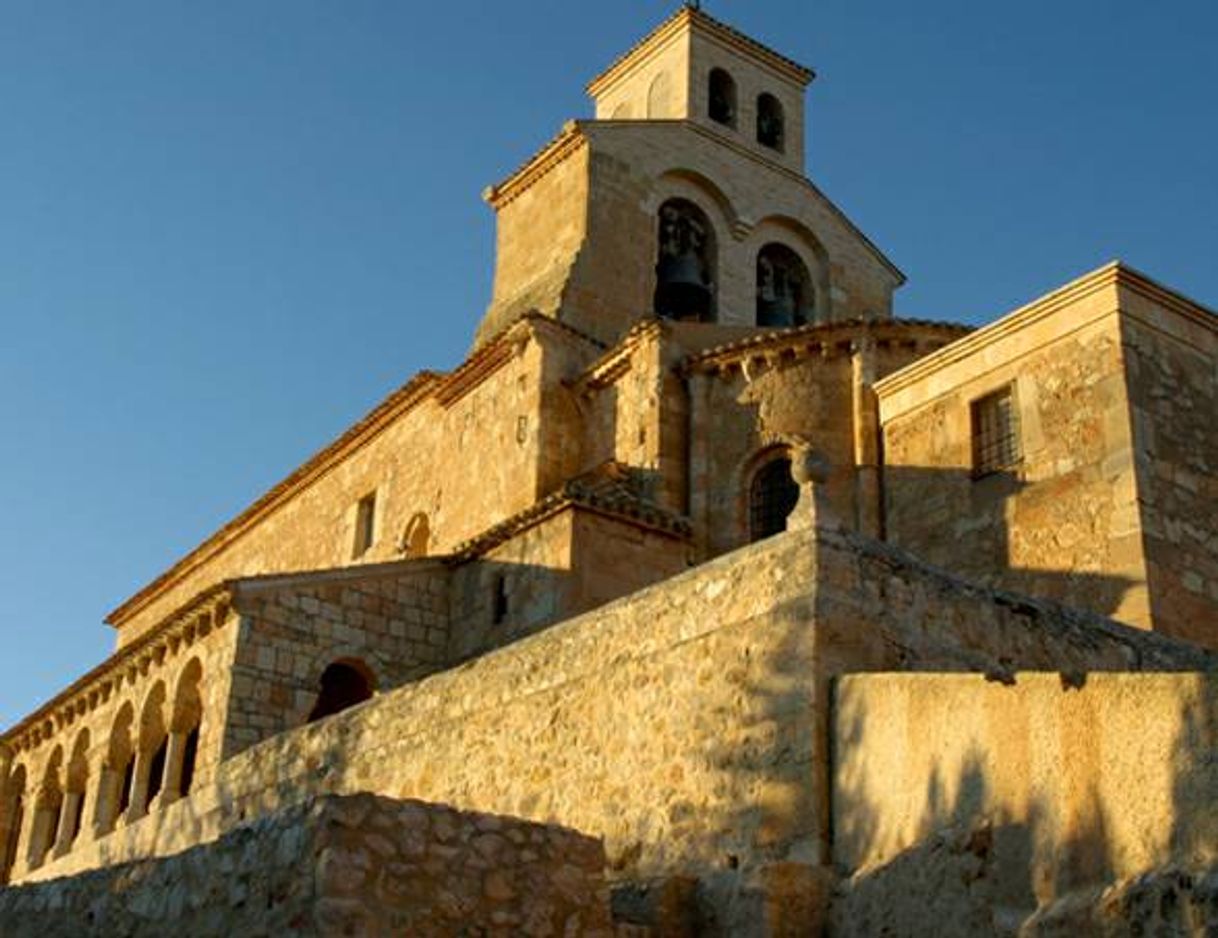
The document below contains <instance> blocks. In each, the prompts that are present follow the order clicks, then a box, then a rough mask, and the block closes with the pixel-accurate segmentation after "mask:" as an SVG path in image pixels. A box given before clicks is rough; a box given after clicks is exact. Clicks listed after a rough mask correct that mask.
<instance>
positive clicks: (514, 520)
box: [448, 480, 692, 564]
mask: <svg viewBox="0 0 1218 938" xmlns="http://www.w3.org/2000/svg"><path fill="white" fill-rule="evenodd" d="M568 508H576V509H584V510H588V511H593V512H595V513H597V514H600V515H604V516H605V517H608V518H612V519H614V520H616V521H626V522H628V523H629V524H633V525H634V526H636V527H639V528H646V529H648V530H651V531H656V532H658V533H660V534H666V535H668V536H669V537H675V538H679V539H681V540H687V539H688V538H689V537H690V536H691V534H692V528H691V527H690V524H689V521H688V520H687V519H685V518H682V517H680V516H678V515H674V514H673V513H672V512H669V511H666V510H665V509H663V508H660V507H659V506H658V505H653V504H651V503H650V502H646V501H643V500H642V499H636V498H619V497H612V496H608V495H603V494H601V493H598V492H593V491H589V490H587V489H585V488H584V487H583V486H581V485H580V484H579V482H578V480H571V481H569V482H567V483H566V484H565V485H564V486H563V487H562V488H561V489H559V490H558V491H557V492H554V493H552V494H550V495H547V496H546V497H545V498H543V499H541V500H540V501H538V502H536V503H534V504H533V505H530V506H529V507H528V508H526V509H524V511H521V512H518V513H516V514H515V515H513V516H512V517H510V518H508V519H507V520H505V521H502V522H500V523H499V524H497V525H494V526H493V527H490V528H488V529H487V530H485V531H483V532H482V533H481V534H479V535H477V536H476V537H472V538H470V539H469V540H467V541H463V542H462V543H461V544H458V545H457V547H456V548H455V549H454V550H453V552H452V554H451V555H450V556H449V557H448V562H449V563H452V564H461V563H467V562H468V561H471V560H475V559H477V558H478V557H480V556H482V555H483V554H485V553H487V552H488V551H490V550H493V549H494V548H496V547H498V546H499V545H500V544H503V543H505V542H506V541H509V540H511V539H512V538H513V537H516V536H517V535H519V534H522V533H523V532H525V531H527V530H528V529H529V528H532V527H535V526H537V525H539V524H541V523H542V522H543V521H546V520H548V519H549V518H552V517H554V516H555V515H557V514H558V513H559V512H562V511H565V510H566V509H568Z"/></svg>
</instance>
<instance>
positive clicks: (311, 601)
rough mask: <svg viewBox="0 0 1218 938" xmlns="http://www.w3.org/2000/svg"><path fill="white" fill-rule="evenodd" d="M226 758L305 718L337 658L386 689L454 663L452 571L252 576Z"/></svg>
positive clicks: (242, 600)
mask: <svg viewBox="0 0 1218 938" xmlns="http://www.w3.org/2000/svg"><path fill="white" fill-rule="evenodd" d="M234 594H235V595H234V606H235V608H236V609H237V611H238V612H239V613H240V615H241V621H240V625H239V634H238V637H237V650H236V656H235V659H234V661H233V664H232V670H231V680H232V691H231V694H230V696H229V699H228V701H227V706H226V707H225V708H224V709H223V710H221V711H220V714H221V715H222V719H223V720H224V724H225V731H224V743H223V748H222V757H223V758H227V757H229V756H231V755H233V754H234V753H237V752H240V751H241V750H242V749H245V748H246V747H248V746H250V745H253V744H254V743H257V742H261V741H262V740H264V739H267V738H268V737H271V736H274V735H275V734H277V733H282V732H283V731H285V730H289V729H292V728H294V727H297V726H300V725H301V724H303V723H304V722H305V721H306V719H307V718H308V716H309V712H310V711H311V710H312V708H313V707H314V705H315V704H316V703H317V700H318V693H319V691H320V690H321V679H322V674H323V672H324V671H325V669H326V668H327V667H328V666H329V665H331V664H334V663H336V662H339V663H348V664H354V665H356V666H357V667H358V668H360V669H361V670H366V671H367V672H368V677H369V678H370V681H371V686H372V689H373V690H379V691H384V690H388V689H390V688H393V687H398V686H400V685H402V684H405V683H407V682H408V681H411V680H413V679H416V678H418V677H421V676H422V675H424V674H429V673H431V672H432V671H435V670H438V669H439V668H441V667H444V666H445V665H446V664H447V663H448V658H447V647H448V639H449V571H448V569H447V568H446V567H445V566H444V565H443V564H442V563H440V562H438V561H434V560H419V561H407V562H404V563H396V564H385V565H378V566H375V567H357V568H351V569H347V570H335V571H331V572H328V573H310V574H303V575H287V576H278V577H260V578H254V579H247V580H242V581H240V582H238V583H237V584H235V586H234Z"/></svg>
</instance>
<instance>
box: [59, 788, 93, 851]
mask: <svg viewBox="0 0 1218 938" xmlns="http://www.w3.org/2000/svg"><path fill="white" fill-rule="evenodd" d="M84 798H85V793H84V792H83V791H67V792H64V796H63V804H62V806H61V807H60V809H59V830H58V831H56V832H55V847H54V850H53V852H52V855H53V856H55V857H62V856H63V855H64V854H65V853H67V852H68V851H69V850H71V849H72V842H73V841H74V840H75V839H76V835H77V834H78V833H80V832H79V830H77V829H76V812H77V809H79V808H80V806H81V802H82V801H84Z"/></svg>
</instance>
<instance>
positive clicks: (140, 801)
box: [123, 749, 152, 826]
mask: <svg viewBox="0 0 1218 938" xmlns="http://www.w3.org/2000/svg"><path fill="white" fill-rule="evenodd" d="M151 767H152V752H151V751H149V752H145V751H144V750H142V749H137V750H136V751H135V767H134V768H133V769H132V770H131V803H130V804H128V805H127V816H126V817H125V818H124V820H123V824H124V826H126V825H127V824H133V823H135V822H136V821H138V820H139V819H140V818H142V817H143V816H144V815H145V814H147V813H148V804H147V802H148V770H149V769H150V768H151Z"/></svg>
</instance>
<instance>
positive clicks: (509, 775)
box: [111, 530, 1210, 879]
mask: <svg viewBox="0 0 1218 938" xmlns="http://www.w3.org/2000/svg"><path fill="white" fill-rule="evenodd" d="M1209 661H1210V659H1209V658H1208V657H1207V656H1205V655H1204V654H1202V653H1200V652H1198V651H1196V650H1195V649H1191V648H1189V647H1188V646H1185V645H1180V644H1177V643H1174V642H1172V641H1170V640H1168V639H1165V638H1161V637H1159V636H1156V635H1154V634H1153V633H1144V632H1139V631H1136V630H1131V629H1127V628H1123V627H1121V626H1118V625H1116V624H1113V623H1108V622H1105V621H1103V620H1098V619H1093V618H1088V617H1086V616H1083V615H1080V614H1077V613H1068V612H1066V611H1064V610H1059V609H1056V608H1054V607H1052V606H1050V605H1047V604H1043V603H1036V602H1034V601H1031V600H1025V599H1021V598H1018V597H1012V596H1007V595H1004V594H995V593H991V592H989V591H986V590H984V589H980V588H977V587H973V586H970V585H968V584H965V583H962V582H961V581H959V580H956V579H953V578H951V577H949V576H947V575H946V574H943V573H940V572H937V571H935V570H933V569H930V568H927V567H924V566H923V565H921V564H920V563H918V562H917V561H915V560H913V559H912V558H911V557H909V556H908V555H906V554H902V553H901V552H900V551H897V550H894V549H892V548H889V547H885V546H884V545H881V544H878V543H875V542H872V541H867V540H865V539H862V538H859V537H856V536H853V535H847V534H843V533H839V532H833V531H828V530H821V531H820V532H818V535H817V536H816V537H813V536H812V535H811V534H810V533H808V532H793V533H788V534H785V535H779V536H777V537H774V538H771V539H769V540H768V541H764V542H761V543H759V544H755V545H752V546H751V547H748V548H745V549H743V550H741V551H737V552H735V553H733V554H729V555H727V556H725V557H722V558H719V559H718V560H716V561H712V562H710V563H708V564H705V565H703V566H701V567H698V568H696V569H694V570H692V571H690V572H688V573H686V574H683V575H681V576H678V577H675V578H673V579H671V580H668V581H665V583H664V584H662V585H660V586H657V587H654V588H651V589H648V590H644V591H643V592H641V593H638V594H635V595H634V596H631V597H629V598H627V599H625V600H620V601H618V602H615V603H612V604H610V605H608V606H604V607H602V608H601V609H599V610H597V611H596V612H593V613H590V614H587V615H585V616H582V617H579V618H577V619H574V620H571V621H568V622H565V623H562V624H559V625H557V626H555V627H553V628H550V629H547V630H546V631H544V632H542V633H540V634H537V635H534V636H531V637H528V638H524V639H522V640H520V641H518V642H516V643H515V644H512V645H510V646H508V647H506V648H503V649H500V650H498V651H494V652H491V653H489V654H486V655H484V656H483V657H481V658H478V659H476V660H473V661H470V662H468V663H466V664H464V665H462V666H461V667H459V668H457V669H454V670H451V671H447V672H443V673H440V674H435V675H432V676H431V677H428V678H425V679H424V680H422V681H420V682H418V683H416V684H412V685H409V686H407V687H403V688H400V689H398V690H395V691H392V692H390V693H387V694H384V695H381V696H379V697H377V698H376V699H374V700H372V701H370V702H368V703H366V704H364V705H363V706H362V707H359V708H357V709H355V710H352V711H349V712H347V713H343V714H339V715H338V716H336V717H333V718H331V719H329V720H325V721H322V722H321V723H318V724H313V725H310V726H306V727H303V728H300V729H297V730H295V731H292V732H288V733H285V734H283V735H281V736H278V737H275V738H273V739H270V740H267V741H266V742H264V743H261V744H259V745H257V746H254V747H252V748H250V749H248V750H246V751H244V752H242V753H240V754H238V755H237V756H235V757H234V758H232V759H229V760H228V761H227V762H225V763H224V772H223V777H222V778H221V779H219V780H218V782H217V784H216V785H215V786H213V787H211V788H209V789H208V790H206V791H200V792H198V793H196V794H194V795H192V797H191V798H190V806H189V809H190V812H191V817H192V818H193V823H195V825H196V830H197V831H198V834H199V837H200V839H208V838H214V837H215V836H218V835H219V834H220V833H221V832H223V831H224V830H227V829H229V828H230V827H231V826H233V825H234V824H236V823H239V822H240V821H241V820H242V819H243V818H250V817H255V816H258V815H261V814H263V813H266V812H268V811H273V810H277V809H278V808H280V807H282V806H283V805H284V804H288V803H292V802H294V801H296V800H300V799H302V798H306V797H309V796H310V795H311V794H315V793H321V792H331V791H337V792H354V791H364V790H368V791H376V792H379V793H382V794H385V795H388V796H391V797H417V798H423V799H426V800H432V801H440V802H444V803H448V804H453V805H455V806H457V807H460V808H463V809H470V810H482V811H491V812H494V813H500V814H510V815H514V816H519V817H523V818H527V819H532V820H537V821H544V822H551V821H552V822H557V823H561V824H564V825H567V826H571V827H574V828H576V829H578V830H581V831H585V832H587V833H589V834H591V835H593V836H603V837H604V838H605V842H606V849H607V853H608V856H609V861H610V865H611V868H612V870H613V875H614V876H615V877H617V878H619V879H629V878H636V877H646V876H651V875H662V874H665V873H671V872H676V871H680V872H690V871H693V872H695V873H703V872H711V873H713V872H715V871H720V872H723V871H732V870H737V869H739V870H744V869H747V868H749V867H756V866H757V865H759V864H765V863H769V862H774V861H785V860H795V861H804V862H822V861H824V860H825V859H826V858H827V856H828V853H827V849H826V848H827V844H828V839H829V830H830V828H829V823H828V814H827V806H828V798H827V791H828V777H829V776H828V764H829V762H828V760H829V751H830V749H829V747H830V743H829V730H828V719H829V716H828V715H829V712H830V698H829V690H828V689H829V683H830V682H831V680H832V678H833V676H834V675H837V674H841V673H845V672H849V671H859V670H875V671H890V670H959V671H980V672H985V673H989V674H991V675H992V676H995V677H997V678H1001V679H1009V676H1010V674H1011V673H1012V672H1013V670H1014V669H1017V668H1023V669H1053V670H1061V671H1063V672H1065V673H1067V674H1068V675H1070V676H1071V679H1077V678H1078V677H1079V676H1081V675H1083V674H1085V673H1086V672H1087V671H1089V670H1130V669H1134V670H1136V669H1141V668H1149V669H1155V668H1158V669H1196V668H1202V667H1204V666H1205V665H1206V664H1207V662H1209ZM172 821H173V819H172V818H171V817H170V818H167V820H166V829H165V830H164V831H159V830H156V829H153V828H144V829H143V830H141V829H140V825H138V824H137V825H135V826H134V828H133V829H132V830H131V831H129V832H126V833H128V834H129V836H130V838H131V839H130V841H129V845H128V846H127V847H123V846H122V843H120V842H117V841H115V842H114V849H115V850H116V851H117V852H116V853H112V854H111V855H112V856H113V857H114V858H115V859H120V858H122V857H123V856H124V855H125V856H131V857H135V856H144V855H148V854H152V853H159V852H162V851H163V850H167V849H180V846H178V845H179V843H180V841H178V840H175V839H174V834H173V829H172V828H173V826H175V824H176V822H174V824H171V823H170V822H172ZM124 850H126V851H129V852H127V853H124V852H123V851H124Z"/></svg>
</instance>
